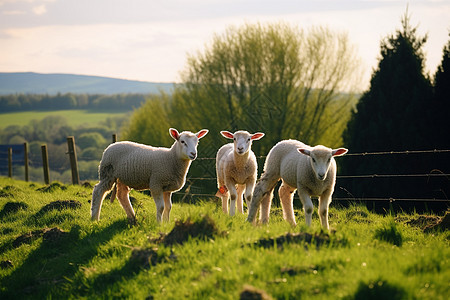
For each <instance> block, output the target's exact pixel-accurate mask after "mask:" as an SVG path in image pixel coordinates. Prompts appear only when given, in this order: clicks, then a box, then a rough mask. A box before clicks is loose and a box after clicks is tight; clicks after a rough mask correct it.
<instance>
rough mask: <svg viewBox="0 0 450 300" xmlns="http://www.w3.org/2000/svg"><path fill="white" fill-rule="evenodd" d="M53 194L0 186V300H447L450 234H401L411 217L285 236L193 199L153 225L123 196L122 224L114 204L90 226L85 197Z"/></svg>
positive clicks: (367, 216)
mask: <svg viewBox="0 0 450 300" xmlns="http://www.w3.org/2000/svg"><path fill="white" fill-rule="evenodd" d="M54 186H55V188H54V189H45V188H44V189H42V187H43V186H42V185H38V184H34V183H31V184H30V183H26V182H23V181H16V180H11V179H7V178H0V223H1V230H0V233H1V235H0V263H1V265H2V267H1V268H0V295H1V298H2V299H9V298H13V297H14V298H20V299H22V298H58V299H79V298H108V299H109V298H133V299H147V298H154V299H162V298H164V299H205V298H215V299H239V297H240V295H241V294H242V295H253V296H255V295H256V296H255V297H257V296H261V295H263V294H264V295H266V296H270V297H272V298H274V299H299V298H307V299H336V298H344V299H385V298H389V299H412V298H421V299H425V298H426V299H447V298H448V296H449V286H448V278H450V268H449V267H450V247H449V241H450V239H449V238H448V237H449V235H448V233H447V231H440V230H434V231H431V232H429V233H426V232H424V231H423V230H422V229H421V228H419V227H414V226H411V225H408V223H407V222H409V224H415V223H414V222H410V221H411V220H415V219H418V218H419V216H417V215H407V214H400V215H397V216H382V215H376V214H374V213H372V212H370V211H368V210H367V209H366V208H365V207H363V206H358V205H355V206H352V207H349V208H340V207H337V206H333V204H332V207H331V209H330V225H331V227H332V228H333V230H332V231H331V232H324V231H323V230H321V228H320V224H319V220H318V218H317V215H316V214H315V215H314V217H313V224H312V227H311V228H308V227H306V226H305V225H304V219H303V217H302V215H303V214H302V212H298V215H299V216H300V217H299V219H298V222H299V226H297V227H291V226H290V225H289V224H287V222H285V221H284V220H283V218H282V214H281V213H279V211H278V210H279V208H277V207H274V208H273V214H272V215H271V219H270V224H268V225H264V226H262V225H258V226H254V225H252V224H249V223H248V222H246V220H245V215H239V214H238V215H236V216H234V217H229V216H227V215H225V214H223V213H222V211H221V207H220V205H219V203H218V202H217V201H213V200H212V199H203V200H201V201H199V202H198V203H197V204H183V203H174V205H173V209H172V214H171V220H170V222H168V223H163V224H158V223H157V222H156V220H155V215H156V211H155V204H154V202H153V200H152V199H151V198H150V197H149V196H147V195H144V194H142V193H139V192H136V191H132V193H131V195H132V196H133V197H134V198H136V200H135V202H134V206H135V209H136V211H137V222H138V224H137V225H136V226H132V227H131V226H130V225H129V224H128V222H127V219H126V215H125V212H124V211H123V209H122V208H121V206H120V204H119V203H118V201H115V202H113V203H110V201H108V200H105V202H104V203H103V207H102V212H101V217H100V221H99V222H92V221H90V215H89V214H90V202H89V201H90V197H91V192H92V188H86V187H81V186H71V185H69V186H65V185H59V186H58V185H54ZM47 190H48V191H47ZM25 204H26V205H25ZM258 293H259V294H258Z"/></svg>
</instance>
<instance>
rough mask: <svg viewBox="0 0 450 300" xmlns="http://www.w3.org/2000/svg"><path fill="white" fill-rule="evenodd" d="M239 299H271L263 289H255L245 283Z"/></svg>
mask: <svg viewBox="0 0 450 300" xmlns="http://www.w3.org/2000/svg"><path fill="white" fill-rule="evenodd" d="M239 299H240V300H271V299H273V298H272V297H271V296H270V295H269V294H267V293H266V292H265V291H263V290H260V289H257V288H255V287H253V286H251V285H245V286H244V289H243V290H242V292H241V293H240V295H239Z"/></svg>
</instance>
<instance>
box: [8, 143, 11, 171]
mask: <svg viewBox="0 0 450 300" xmlns="http://www.w3.org/2000/svg"><path fill="white" fill-rule="evenodd" d="M8 177H9V178H11V177H12V148H11V147H9V148H8Z"/></svg>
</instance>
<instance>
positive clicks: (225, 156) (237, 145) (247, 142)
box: [216, 130, 264, 216]
mask: <svg viewBox="0 0 450 300" xmlns="http://www.w3.org/2000/svg"><path fill="white" fill-rule="evenodd" d="M220 134H222V136H224V137H225V138H228V139H232V140H233V141H234V143H229V144H226V145H223V146H222V147H221V148H220V149H219V151H217V156H216V171H217V185H218V187H219V191H218V192H217V194H216V196H217V197H220V198H221V199H222V210H223V212H224V213H228V197H229V196H230V197H231V200H230V216H234V214H235V210H236V199H237V207H238V211H239V212H240V213H243V211H244V207H243V202H242V194H243V193H244V189H245V201H246V203H247V207H249V205H250V202H251V199H252V193H253V189H254V187H255V182H256V178H257V176H258V174H257V173H258V164H257V162H256V156H255V154H254V153H253V151H252V150H251V146H252V141H255V140H259V139H261V138H262V137H263V136H264V133H261V132H257V133H254V134H251V133H249V132H247V131H242V130H240V131H236V132H235V133H234V134H233V133H231V132H228V131H221V132H220ZM236 186H237V189H236Z"/></svg>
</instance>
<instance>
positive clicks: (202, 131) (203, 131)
mask: <svg viewBox="0 0 450 300" xmlns="http://www.w3.org/2000/svg"><path fill="white" fill-rule="evenodd" d="M208 132H209V130H208V129H202V130H200V131H199V132H197V133H196V134H195V135H196V136H197V137H198V138H199V139H201V138H202V137H204V136H205V135H206V134H207V133H208Z"/></svg>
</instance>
